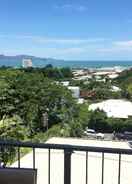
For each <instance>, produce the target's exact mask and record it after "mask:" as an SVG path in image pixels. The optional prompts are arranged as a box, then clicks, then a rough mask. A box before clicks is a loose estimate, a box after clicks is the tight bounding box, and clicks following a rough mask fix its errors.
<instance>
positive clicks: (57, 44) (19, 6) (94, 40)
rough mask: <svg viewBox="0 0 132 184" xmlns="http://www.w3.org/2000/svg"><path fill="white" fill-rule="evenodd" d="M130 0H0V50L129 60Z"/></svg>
mask: <svg viewBox="0 0 132 184" xmlns="http://www.w3.org/2000/svg"><path fill="white" fill-rule="evenodd" d="M131 9H132V0H47V1H46V0H0V53H1V54H6V55H17V54H29V55H35V56H40V57H53V58H58V59H68V60H100V59H103V60H115V59H116V60H132V10H131Z"/></svg>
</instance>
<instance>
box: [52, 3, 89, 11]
mask: <svg viewBox="0 0 132 184" xmlns="http://www.w3.org/2000/svg"><path fill="white" fill-rule="evenodd" d="M55 8H56V9H63V10H73V11H78V12H83V11H86V10H87V7H86V6H84V5H78V4H63V5H56V6H55Z"/></svg>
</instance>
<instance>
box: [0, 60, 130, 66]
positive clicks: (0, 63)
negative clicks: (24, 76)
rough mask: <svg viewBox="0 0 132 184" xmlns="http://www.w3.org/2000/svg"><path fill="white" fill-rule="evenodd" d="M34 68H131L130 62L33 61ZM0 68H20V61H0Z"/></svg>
mask: <svg viewBox="0 0 132 184" xmlns="http://www.w3.org/2000/svg"><path fill="white" fill-rule="evenodd" d="M32 61H33V66H34V67H44V66H46V65H47V64H52V65H53V66H54V67H70V68H109V67H115V66H118V67H132V61H66V60H62V61H61V60H52V59H51V60H45V59H33V60H32ZM0 66H10V67H21V66H22V60H19V59H17V60H14V59H0Z"/></svg>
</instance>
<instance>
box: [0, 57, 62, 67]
mask: <svg viewBox="0 0 132 184" xmlns="http://www.w3.org/2000/svg"><path fill="white" fill-rule="evenodd" d="M25 58H26V59H29V58H30V59H32V61H33V66H36V67H42V66H45V65H47V64H53V65H54V62H55V63H56V62H58V61H61V60H56V59H53V58H41V57H36V56H30V55H16V56H5V55H0V66H11V67H20V66H22V60H23V59H25Z"/></svg>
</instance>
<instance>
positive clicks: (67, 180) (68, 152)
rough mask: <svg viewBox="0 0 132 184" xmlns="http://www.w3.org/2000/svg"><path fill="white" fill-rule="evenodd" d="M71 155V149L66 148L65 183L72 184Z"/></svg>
mask: <svg viewBox="0 0 132 184" xmlns="http://www.w3.org/2000/svg"><path fill="white" fill-rule="evenodd" d="M71 155H72V151H71V150H68V149H65V150H64V184H71Z"/></svg>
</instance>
